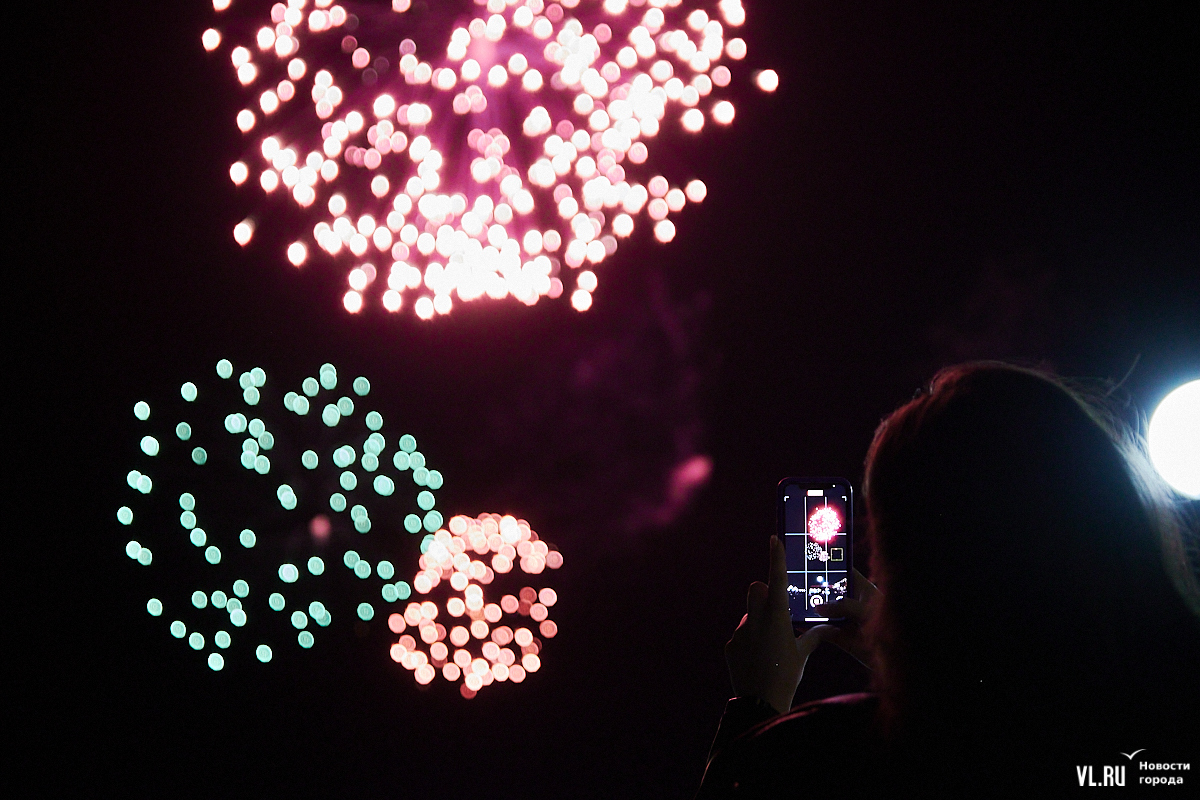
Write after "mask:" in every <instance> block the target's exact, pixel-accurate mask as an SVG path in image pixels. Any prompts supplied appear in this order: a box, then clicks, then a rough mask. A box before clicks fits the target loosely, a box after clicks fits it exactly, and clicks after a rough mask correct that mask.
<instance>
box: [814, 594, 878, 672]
mask: <svg viewBox="0 0 1200 800" xmlns="http://www.w3.org/2000/svg"><path fill="white" fill-rule="evenodd" d="M878 597H879V589H878V588H876V586H875V584H873V583H871V582H870V581H869V580H867V578H866V576H864V575H863V574H862V573H861V572H859V571H858V570H854V599H853V600H838V601H837V602H834V603H825V604H824V605H819V606H816V607H815V609H814V610H815V611H816V612H817V613H818V614H820V615H821V616H823V617H829V618H830V619H839V618H840V619H844V620H845V622H842V623H841V624H839V625H838V626H837V627H835V628H834V629H833V630H832V631H829V632H827V633H826V634H824V635H823V638H824V639H826V640H828V641H830V642H833V643H834V644H836V645H837V646H838V647H840V648H842V649H843V650H845V651H846V652H847V653H849V654H850V655H852V656H854V657H855V658H856V659H858V660H859V662H860V663H862V664H863V665H864V666H865V667H867V668H868V669H874V667H875V665H874V653H872V651H871V650H870V649H869V648H868V647H867V644H866V640H865V639H864V638H863V626H865V625H866V622H867V619H868V617H870V614H871V609H872V607H873V606H874V604H875V600H876V599H877V598H878Z"/></svg>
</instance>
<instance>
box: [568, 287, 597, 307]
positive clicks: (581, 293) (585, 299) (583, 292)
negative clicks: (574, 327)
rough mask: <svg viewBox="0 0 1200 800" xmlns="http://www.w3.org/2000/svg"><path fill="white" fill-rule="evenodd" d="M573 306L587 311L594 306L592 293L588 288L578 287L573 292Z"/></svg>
mask: <svg viewBox="0 0 1200 800" xmlns="http://www.w3.org/2000/svg"><path fill="white" fill-rule="evenodd" d="M571 306H572V307H573V308H574V309H575V310H576V311H587V310H588V309H589V308H591V307H592V293H591V292H589V291H588V290H587V289H576V290H575V291H574V292H573V293H572V294H571Z"/></svg>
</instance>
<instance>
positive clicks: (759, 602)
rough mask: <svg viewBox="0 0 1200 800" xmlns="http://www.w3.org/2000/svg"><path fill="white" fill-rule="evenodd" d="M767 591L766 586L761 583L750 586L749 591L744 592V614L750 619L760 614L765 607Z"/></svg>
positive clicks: (757, 582) (756, 582)
mask: <svg viewBox="0 0 1200 800" xmlns="http://www.w3.org/2000/svg"><path fill="white" fill-rule="evenodd" d="M768 591H769V589H768V588H767V585H766V584H765V583H763V582H762V581H755V582H754V583H752V584H750V590H749V591H748V592H746V612H747V613H748V614H749V615H750V617H751V618H752V619H754V618H757V617H759V616H760V615H761V614H762V610H763V608H764V607H766V605H767V593H768Z"/></svg>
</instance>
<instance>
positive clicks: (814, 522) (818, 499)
mask: <svg viewBox="0 0 1200 800" xmlns="http://www.w3.org/2000/svg"><path fill="white" fill-rule="evenodd" d="M778 520H779V539H780V541H782V542H783V546H784V549H785V550H786V551H787V575H788V587H787V592H788V605H789V607H790V608H791V612H792V623H793V624H794V625H796V626H798V627H804V626H809V625H813V624H816V623H819V622H835V623H836V622H839V621H840V619H839V618H830V617H825V616H822V615H820V614H818V613H817V612H816V611H815V610H814V608H815V607H816V606H819V605H821V604H823V603H832V602H835V601H837V600H843V599H847V598H851V597H854V562H853V559H854V542H853V539H852V536H853V533H852V532H853V530H854V490H853V489H852V488H851V486H850V481H848V480H845V479H844V478H784V479H783V480H782V481H780V482H779V504H778Z"/></svg>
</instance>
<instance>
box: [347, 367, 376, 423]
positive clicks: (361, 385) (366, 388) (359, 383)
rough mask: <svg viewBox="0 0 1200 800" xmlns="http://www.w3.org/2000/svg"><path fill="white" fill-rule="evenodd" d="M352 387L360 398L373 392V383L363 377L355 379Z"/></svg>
mask: <svg viewBox="0 0 1200 800" xmlns="http://www.w3.org/2000/svg"><path fill="white" fill-rule="evenodd" d="M351 386H352V387H353V389H354V393H355V394H356V395H358V396H359V397H366V395H367V393H368V392H370V391H371V382H370V381H369V380H367V379H366V378H364V377H362V376H359V377H357V378H355V379H354V383H353V384H351ZM371 430H378V428H372V429H371Z"/></svg>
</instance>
